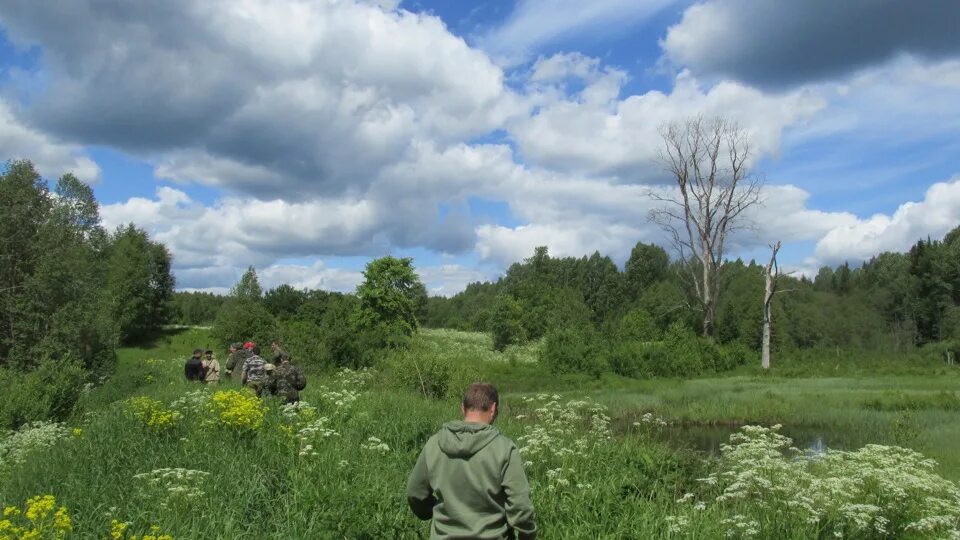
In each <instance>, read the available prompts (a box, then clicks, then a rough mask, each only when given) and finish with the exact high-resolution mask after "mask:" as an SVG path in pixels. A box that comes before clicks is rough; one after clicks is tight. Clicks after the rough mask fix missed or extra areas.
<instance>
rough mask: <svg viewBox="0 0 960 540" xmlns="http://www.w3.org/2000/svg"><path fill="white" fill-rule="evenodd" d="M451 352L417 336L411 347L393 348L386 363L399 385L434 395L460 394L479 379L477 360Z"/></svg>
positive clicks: (442, 396) (388, 370)
mask: <svg viewBox="0 0 960 540" xmlns="http://www.w3.org/2000/svg"><path fill="white" fill-rule="evenodd" d="M448 353H449V351H448V350H444V348H442V347H440V346H438V344H437V343H436V342H432V341H429V340H425V339H423V338H422V337H419V336H418V337H417V338H415V339H413V340H412V341H411V343H410V346H409V347H407V348H404V349H397V350H394V351H392V352H390V353H389V354H388V355H387V357H386V358H385V359H384V361H383V366H384V369H385V371H386V372H387V373H388V376H389V378H390V380H391V381H392V384H393V385H394V386H396V387H397V388H401V389H404V390H407V391H412V392H417V393H419V394H421V395H423V396H424V397H428V398H433V399H444V398H447V397H458V396H459V395H460V394H462V393H463V391H464V389H465V388H466V387H467V386H469V385H470V383H472V382H475V381H477V380H479V379H480V377H479V370H478V369H477V368H478V365H477V364H478V361H477V360H476V358H463V357H457V356H456V355H450V354H448Z"/></svg>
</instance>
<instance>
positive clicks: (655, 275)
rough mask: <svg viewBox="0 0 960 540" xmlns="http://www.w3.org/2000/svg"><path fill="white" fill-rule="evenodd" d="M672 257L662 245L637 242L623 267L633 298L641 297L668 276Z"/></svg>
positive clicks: (628, 291) (626, 283)
mask: <svg viewBox="0 0 960 540" xmlns="http://www.w3.org/2000/svg"><path fill="white" fill-rule="evenodd" d="M669 266H670V257H669V256H668V255H667V252H666V251H664V249H663V248H662V247H660V246H656V245H653V244H644V243H642V242H637V245H635V246H633V249H632V250H631V251H630V258H629V259H627V264H626V265H625V266H624V268H623V277H624V282H625V288H626V291H627V294H628V295H630V298H631V299H632V300H636V299H638V298H640V297H641V296H642V295H643V293H644V292H645V291H646V290H647V289H648V288H650V287H651V286H652V285H653V284H654V283H657V282H658V281H661V280H663V279H664V278H665V277H667V269H668V268H669Z"/></svg>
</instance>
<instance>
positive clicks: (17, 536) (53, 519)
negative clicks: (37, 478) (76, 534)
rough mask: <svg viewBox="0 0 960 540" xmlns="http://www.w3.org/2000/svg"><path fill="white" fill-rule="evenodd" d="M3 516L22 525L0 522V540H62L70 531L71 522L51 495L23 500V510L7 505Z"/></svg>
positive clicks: (5, 521)
mask: <svg viewBox="0 0 960 540" xmlns="http://www.w3.org/2000/svg"><path fill="white" fill-rule="evenodd" d="M55 508H56V511H54V509H55ZM51 513H52V515H51ZM3 516H4V518H21V519H20V520H19V521H20V523H21V524H22V525H20V524H17V523H15V522H14V520H13V519H3V520H2V521H0V540H28V539H30V540H42V539H55V540H62V539H63V538H65V537H66V536H67V534H69V533H71V532H73V522H72V520H71V519H70V514H69V513H68V512H67V508H66V507H65V506H61V507H60V508H57V500H56V499H55V498H54V497H53V495H37V496H36V497H31V498H29V499H27V503H26V504H25V505H24V509H23V510H21V509H20V508H19V507H16V506H8V507H6V508H4V509H3Z"/></svg>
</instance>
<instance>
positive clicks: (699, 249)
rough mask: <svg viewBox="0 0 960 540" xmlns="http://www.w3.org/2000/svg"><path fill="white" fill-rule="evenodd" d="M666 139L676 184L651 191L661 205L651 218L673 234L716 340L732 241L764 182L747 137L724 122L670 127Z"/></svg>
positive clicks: (664, 158)
mask: <svg viewBox="0 0 960 540" xmlns="http://www.w3.org/2000/svg"><path fill="white" fill-rule="evenodd" d="M660 135H661V136H662V138H663V143H664V145H663V148H662V149H661V151H660V161H661V162H662V164H663V165H664V167H665V168H666V169H667V171H668V172H669V173H670V174H671V176H672V179H673V183H674V186H671V189H669V190H651V191H650V196H651V197H652V198H653V199H654V200H655V201H656V202H658V203H661V204H660V206H659V207H657V208H654V209H653V210H651V211H650V218H651V219H652V220H653V221H654V222H656V223H657V224H659V225H660V226H661V227H662V228H663V229H664V230H665V231H666V232H667V233H668V235H669V238H670V240H671V242H672V243H673V247H674V249H675V250H676V251H677V255H678V256H679V260H680V262H681V265H682V267H683V269H684V270H685V275H686V277H687V278H688V280H689V282H690V286H691V288H692V290H693V293H694V297H695V298H696V300H697V302H698V303H699V306H698V307H699V309H700V311H701V312H702V313H703V335H704V336H705V337H710V336H712V334H713V327H714V316H715V310H716V306H717V302H718V299H719V298H720V294H721V292H722V291H721V286H720V283H719V280H718V275H719V270H720V265H721V263H722V261H723V256H724V253H725V250H726V248H727V241H728V238H729V235H730V233H731V232H733V231H735V230H737V229H738V228H741V227H743V226H744V225H746V224H747V223H746V222H745V219H744V218H745V214H744V213H745V212H746V210H747V209H749V208H750V207H751V206H754V205H756V204H758V203H759V202H760V184H761V181H760V178H759V177H758V176H756V175H754V174H752V173H751V171H750V167H749V166H750V156H751V148H750V143H749V141H748V140H747V135H746V133H745V132H744V131H743V130H742V129H741V128H740V127H739V126H738V125H736V124H734V123H731V122H729V121H728V120H726V119H724V118H717V119H714V120H709V121H708V120H704V119H703V118H702V117H696V118H692V119H689V120H687V121H685V122H682V123H676V122H674V123H670V124H667V125H665V126H662V127H661V129H660Z"/></svg>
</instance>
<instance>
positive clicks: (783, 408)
mask: <svg viewBox="0 0 960 540" xmlns="http://www.w3.org/2000/svg"><path fill="white" fill-rule="evenodd" d="M205 339H207V335H206V334H205V331H204V330H202V329H200V330H198V329H192V330H182V331H179V332H176V333H171V334H169V335H167V336H166V337H165V338H161V339H160V340H158V341H156V342H155V343H152V344H149V346H148V347H142V348H137V349H125V350H121V352H120V365H119V367H118V370H117V373H116V374H115V376H114V377H113V378H111V379H110V380H108V381H105V382H104V384H103V385H102V386H100V387H98V388H95V389H93V390H92V391H91V392H90V393H89V394H88V395H87V396H85V397H84V399H83V402H82V403H83V409H82V412H81V413H78V414H77V415H76V416H75V417H74V418H73V420H71V422H70V425H69V426H66V429H57V430H48V431H50V432H51V433H53V435H51V436H50V437H51V438H52V440H53V441H54V442H53V444H51V445H50V446H48V447H44V448H40V447H38V450H36V451H35V452H34V453H32V454H30V453H28V454H26V455H27V457H28V458H27V459H24V460H20V461H18V462H17V463H7V464H3V465H0V504H3V505H4V506H6V505H15V504H20V505H22V504H23V503H24V501H26V500H27V499H28V498H29V497H32V496H35V495H41V494H51V495H54V496H55V497H56V500H57V504H58V505H61V504H62V505H64V506H66V507H67V508H68V511H69V513H70V515H71V517H72V519H73V531H74V536H75V537H78V538H104V537H107V533H108V531H109V530H110V527H111V524H112V522H113V521H114V520H117V521H119V522H128V523H130V526H129V529H128V531H127V532H126V533H125V534H138V535H139V534H144V533H145V532H147V531H149V530H150V527H151V526H158V527H159V529H160V530H162V531H163V532H166V533H169V534H171V535H172V536H174V537H175V538H251V539H252V538H258V539H260V538H417V537H421V538H426V537H427V536H428V532H429V529H428V527H427V525H426V524H425V523H421V522H418V521H417V520H416V519H414V518H413V517H412V515H411V514H410V512H409V510H408V509H407V506H406V501H405V500H404V498H403V487H404V484H405V481H406V477H407V474H408V473H409V470H410V468H411V467H412V465H413V463H414V461H415V459H416V456H417V453H418V452H419V451H420V449H421V448H422V445H423V444H424V442H425V441H426V439H427V438H428V437H429V436H430V435H431V434H432V433H433V432H434V431H435V430H436V429H437V428H438V426H439V425H440V424H441V423H442V422H444V421H446V420H449V419H451V418H453V417H455V416H456V415H457V414H458V404H457V396H456V394H457V393H458V392H455V391H452V392H450V393H449V395H448V396H447V397H446V398H444V399H425V398H423V397H422V396H420V395H418V394H417V393H416V392H414V391H410V390H405V389H402V388H399V387H398V385H397V384H395V381H394V380H393V379H392V375H391V374H390V372H389V370H386V369H384V370H374V371H372V372H369V373H366V374H364V373H356V372H350V373H312V374H310V382H309V384H308V387H307V389H306V390H305V391H304V392H303V393H302V397H303V399H304V400H305V401H306V402H307V403H308V404H309V406H304V407H300V408H297V409H292V408H284V407H282V406H281V404H280V403H279V402H273V401H271V400H266V401H265V402H263V404H261V402H260V401H258V400H256V399H255V398H252V397H250V398H249V399H247V398H243V397H242V396H243V394H228V393H226V392H230V391H233V390H237V389H236V387H235V386H233V385H232V384H231V383H230V382H224V383H223V384H221V385H220V386H219V387H217V388H207V387H199V386H197V385H195V384H189V383H187V382H186V381H183V380H182V366H183V360H184V359H185V357H186V355H187V354H189V351H190V350H191V349H192V348H193V347H194V346H200V347H203V346H205V341H204V340H205ZM422 339H425V340H428V341H429V342H430V345H429V346H426V347H424V348H423V349H422V351H423V354H425V355H427V354H429V355H434V356H436V357H437V361H440V360H439V359H441V358H447V359H448V360H449V361H450V362H454V363H464V362H473V363H474V366H475V369H477V370H478V371H479V375H478V376H480V377H483V378H486V379H489V380H492V382H494V383H496V384H498V385H500V386H501V387H502V388H505V389H506V390H507V391H506V392H505V393H504V397H503V401H504V403H503V413H502V414H501V416H500V419H499V420H498V422H497V426H498V427H499V428H500V429H501V430H502V431H503V432H504V433H505V434H506V435H507V436H509V437H511V438H512V439H514V440H515V441H516V442H517V443H518V445H519V446H520V447H521V448H522V449H523V455H524V459H525V460H526V461H527V462H528V463H527V465H526V470H527V474H528V476H529V478H530V481H531V485H532V488H533V499H534V504H535V506H536V508H537V514H538V521H539V523H540V525H541V528H542V534H543V537H544V538H675V537H677V538H680V537H682V538H712V537H720V536H723V535H724V534H726V533H728V532H731V531H732V532H733V533H734V535H735V536H739V537H745V536H748V534H747V533H748V532H749V531H747V529H743V530H741V529H740V528H738V527H747V526H753V525H752V523H753V520H755V516H758V515H762V505H763V504H764V503H763V501H764V500H769V499H771V498H775V497H777V496H778V495H777V494H776V493H775V492H765V491H763V490H762V489H761V488H757V491H755V492H751V493H749V494H747V495H744V496H743V497H741V498H739V499H737V500H730V501H726V500H721V499H718V497H719V496H720V495H722V494H723V493H726V492H727V489H728V488H730V486H728V485H727V484H725V482H726V480H724V479H725V478H727V477H726V476H724V474H723V473H724V471H726V472H732V471H737V472H738V474H739V473H742V472H744V471H752V470H754V469H752V468H751V465H750V463H749V462H747V461H743V460H740V461H737V460H736V459H733V458H724V460H725V461H724V460H718V459H716V458H712V457H709V456H705V455H702V454H697V453H694V452H691V451H685V450H677V449H675V448H671V447H670V446H668V445H667V444H665V443H663V442H660V440H661V439H660V437H659V436H658V429H660V428H659V427H658V424H657V422H655V421H652V420H651V419H657V418H663V419H664V420H665V421H669V422H687V423H696V422H705V423H722V422H737V423H739V422H765V423H773V422H781V423H784V424H789V423H797V424H809V425H823V426H833V427H836V428H838V429H862V430H863V433H864V438H863V442H890V443H893V442H907V443H911V444H914V445H915V446H917V447H919V448H920V449H921V450H922V451H923V452H924V453H926V454H928V455H932V456H935V457H939V458H940V459H944V460H945V461H946V462H947V463H948V464H951V463H952V464H953V465H950V466H949V467H946V468H941V469H937V470H939V471H941V472H943V473H945V474H947V475H948V476H950V477H952V478H956V477H958V476H960V475H958V474H956V472H957V471H956V470H955V469H953V468H951V467H955V466H956V461H951V458H950V456H949V454H950V453H951V452H952V449H953V448H955V447H956V443H957V442H958V439H960V433H957V431H955V430H954V428H952V427H950V426H953V425H956V424H957V422H956V420H957V414H958V411H957V410H956V408H954V403H955V401H954V397H955V396H956V393H955V392H956V390H955V388H956V385H955V383H956V379H955V378H949V377H948V378H939V379H933V378H925V377H920V376H914V377H911V378H894V377H880V378H867V377H859V378H817V379H785V378H779V377H769V376H765V377H754V376H737V377H729V378H722V379H698V380H692V381H672V380H657V381H636V380H630V379H624V378H620V377H611V376H604V377H603V378H601V379H600V380H599V381H596V380H588V379H581V378H577V377H564V378H557V377H551V376H550V375H549V374H547V373H546V372H545V371H543V370H542V369H541V368H539V367H538V365H537V364H536V363H535V362H531V361H528V360H523V359H522V358H523V357H531V358H532V356H533V355H532V354H531V353H530V351H529V350H523V352H519V351H518V352H517V355H518V357H520V358H517V359H515V360H514V361H511V360H510V357H509V350H508V351H507V353H492V352H489V350H488V349H487V348H486V345H487V342H486V341H485V338H484V337H481V336H477V335H475V334H466V333H445V332H436V331H432V332H428V333H425V335H424V336H423V338H422ZM478 358H479V359H480V360H479V361H478V360H477V359H478ZM457 384H459V383H457ZM545 389H549V390H547V391H544V390H545ZM214 392H221V394H219V395H218V397H217V398H214V397H213V395H214ZM137 396H146V397H147V398H149V400H147V401H149V403H150V405H149V407H154V408H155V409H156V410H157V411H158V412H157V414H155V415H150V414H147V413H142V411H143V410H145V409H144V407H147V408H149V407H148V406H147V404H146V403H147V402H146V401H142V400H141V401H131V398H135V397H137ZM215 403H230V404H231V405H230V407H232V408H233V409H234V410H235V411H236V414H232V415H230V416H229V420H228V419H226V418H225V417H224V416H223V415H222V412H223V411H222V409H218V408H217V406H215V405H214V404H215ZM151 410H153V409H151ZM137 411H141V412H139V413H138V412H137ZM646 412H650V413H652V414H650V415H648V416H646V417H643V416H642V414H643V413H646ZM261 413H262V417H261V416H260V414H261ZM904 415H907V416H904ZM903 418H907V419H909V421H907V422H904V421H903ZM627 420H629V421H627ZM74 428H76V430H79V431H75V430H74ZM897 430H900V432H902V433H901V435H899V436H903V437H905V438H903V439H901V440H900V441H898V440H897V437H898V435H897V433H898V431H897ZM911 437H912V438H911ZM4 440H9V439H4ZM746 448H747V449H746V450H744V451H741V452H739V453H733V454H731V455H734V456H739V455H753V454H750V452H749V451H747V450H749V448H753V447H746ZM0 453H2V451H0ZM772 455H773V454H770V456H772ZM777 455H780V454H777ZM770 456H768V457H769V458H770V459H776V458H775V457H770ZM0 457H2V456H0ZM731 459H733V461H731ZM737 459H739V458H737ZM845 459H846V458H843V457H842V456H839V455H838V457H836V458H835V461H836V462H838V463H839V462H844V463H845V462H846V461H845ZM864 459H866V458H864ZM777 463H779V462H777ZM791 463H793V462H789V461H785V462H784V463H782V464H779V465H778V467H779V468H778V469H777V470H782V473H778V474H782V475H783V476H776V477H769V478H768V477H764V478H767V480H769V481H770V482H772V484H773V485H776V484H777V483H778V482H779V481H780V480H782V481H784V482H786V481H787V480H789V481H790V482H792V483H791V484H790V485H792V486H794V487H797V486H802V482H806V481H808V480H810V479H816V478H820V476H818V475H833V476H837V475H840V476H842V477H843V478H846V477H847V476H850V475H853V474H855V471H852V470H847V469H845V468H843V467H840V466H839V465H838V466H837V467H833V468H828V467H821V468H813V469H810V470H807V469H801V468H798V467H799V466H794V465H791ZM831 463H832V462H831ZM904 463H907V465H909V466H912V465H911V463H912V462H907V461H905V462H904ZM892 466H893V467H894V469H891V471H898V472H897V474H900V473H904V474H906V472H909V471H906V472H905V471H901V470H900V469H898V468H897V467H899V465H898V462H895V463H894V464H893V465H892ZM764 470H765V471H766V470H767V469H764ZM885 470H886V469H883V470H882V471H881V473H883V471H885ZM758 474H759V473H758ZM878 474H880V473H878ZM883 474H886V473H883ZM711 475H715V476H716V477H717V478H719V479H720V480H718V484H717V485H716V486H713V487H710V488H709V489H708V488H707V487H705V486H704V485H703V483H702V482H700V481H698V479H701V478H707V477H710V476H711ZM791 475H792V476H791ZM811 475H812V476H811ZM843 475H847V476H843ZM825 478H826V477H825ZM929 478H930V479H932V480H931V481H930V485H931V486H933V487H931V488H930V489H931V490H933V491H931V492H930V493H933V495H930V496H934V495H936V496H940V495H942V493H941V491H942V490H943V489H950V488H949V486H951V485H953V484H951V483H949V482H947V483H946V484H939V483H937V482H938V481H937V480H936V477H935V476H931V477H929ZM757 485H758V486H760V485H762V483H761V484H757ZM944 486H946V487H944ZM731 489H732V488H731ZM882 489H885V488H881V487H876V488H873V487H871V488H869V489H867V491H866V492H865V493H864V494H863V495H862V496H861V495H857V496H856V497H853V496H851V497H852V498H850V500H849V501H848V500H846V499H844V501H845V502H844V504H847V505H849V504H859V503H860V502H864V501H867V500H868V499H869V501H871V504H874V503H876V501H878V500H881V499H883V497H885V496H886V495H887V494H885V493H883V492H882V491H878V490H882ZM918 489H919V488H918ZM797 490H798V492H799V491H802V490H800V488H799V487H797ZM936 490H940V491H936ZM688 494H692V495H688ZM795 494H796V493H794V495H795ZM926 497H927V494H926V492H923V491H922V490H920V491H911V492H910V493H909V501H910V505H907V506H904V507H903V508H902V509H900V510H897V511H898V512H900V513H899V514H896V515H893V514H890V512H892V510H887V509H886V508H887V507H886V506H884V508H885V509H884V510H882V512H886V514H884V515H887V514H889V515H890V516H892V517H891V519H894V520H897V523H896V524H895V525H897V527H899V528H897V527H894V526H890V527H889V528H888V530H889V531H894V530H896V531H899V534H900V535H901V537H918V538H920V537H927V536H929V535H933V534H934V532H935V533H936V534H940V535H942V534H941V533H944V531H947V530H948V529H949V527H954V528H956V527H957V526H958V525H960V523H957V521H956V520H955V513H954V514H951V513H949V512H946V513H944V514H943V515H946V516H948V518H947V519H948V520H949V519H953V520H954V521H950V522H948V523H947V525H946V526H945V527H947V528H944V527H940V528H937V529H935V530H934V529H931V531H934V532H930V531H926V532H924V531H921V530H919V529H910V530H907V529H905V528H904V527H905V526H906V524H908V523H913V522H916V521H917V520H919V519H921V518H923V517H924V516H926V515H927V514H926V513H925V512H927V513H928V511H929V510H930V509H929V508H927V506H925V505H927V504H928V503H927V502H926V501H927V498H926ZM691 498H692V500H691ZM861 499H863V500H861ZM695 503H702V506H703V511H702V512H701V511H700V510H696V509H695V508H694V504H695ZM881 506H882V505H881ZM698 508H699V507H698ZM784 508H786V507H784ZM844 508H846V506H843V505H840V506H838V507H837V508H835V509H833V510H831V512H832V513H830V514H829V515H827V514H824V517H823V518H822V519H823V520H828V521H829V523H827V522H822V521H821V522H817V523H807V524H804V523H805V522H804V519H805V517H804V516H805V515H802V514H799V513H798V514H796V515H794V514H789V515H787V514H783V515H782V517H783V518H784V519H782V520H779V521H778V520H775V519H770V520H765V521H763V522H762V523H761V522H760V520H758V523H759V525H757V526H758V527H759V529H758V531H759V532H758V533H757V534H758V535H759V536H760V537H767V538H774V537H775V538H811V537H818V536H820V537H827V536H829V535H832V534H833V532H834V531H837V530H842V531H844V533H845V534H846V536H847V537H859V538H883V537H885V536H883V535H882V534H880V533H879V532H877V529H876V528H875V527H871V528H869V530H866V529H865V530H860V529H857V528H856V523H855V519H856V518H859V517H862V514H856V515H854V514H850V516H848V517H845V515H846V514H844V511H845V510H844ZM898 508H900V507H898ZM901 510H902V511H901ZM948 510H950V512H952V511H954V510H956V508H955V507H951V508H949V509H948ZM782 511H783V512H787V511H788V510H785V509H784V510H782ZM871 512H872V510H871ZM878 512H881V510H878ZM871 515H873V514H871ZM738 516H739V517H738ZM950 516H953V517H950ZM668 517H670V518H671V519H667V518H668ZM738 520H739V521H738ZM845 520H846V521H845ZM851 520H853V521H851ZM738 523H740V525H738ZM871 523H872V522H871ZM927 533H929V535H928V534H927Z"/></svg>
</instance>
